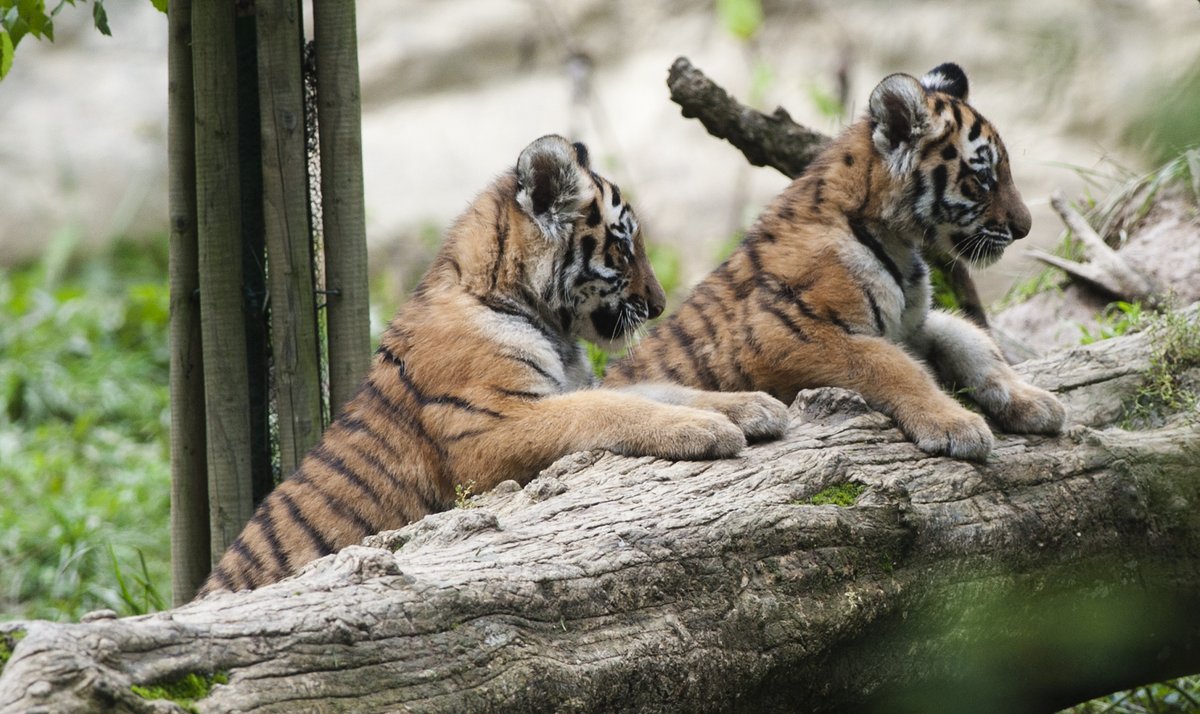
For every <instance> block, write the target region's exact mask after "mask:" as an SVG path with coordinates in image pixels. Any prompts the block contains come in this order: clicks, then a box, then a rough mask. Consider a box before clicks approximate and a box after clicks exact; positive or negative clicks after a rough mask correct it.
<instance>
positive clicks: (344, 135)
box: [313, 0, 371, 410]
mask: <svg viewBox="0 0 1200 714" xmlns="http://www.w3.org/2000/svg"><path fill="white" fill-rule="evenodd" d="M356 33H357V29H356V21H355V11H354V0H323V1H322V2H314V3H313V34H314V39H313V41H314V43H315V44H316V57H317V59H316V65H317V124H318V130H319V134H320V154H321V211H322V215H323V233H324V237H325V285H326V289H327V291H328V294H327V295H326V301H325V304H326V313H325V314H326V319H327V323H326V324H327V329H328V345H329V403H330V404H331V405H332V406H333V409H334V410H336V409H338V408H340V407H341V405H343V404H345V403H346V402H349V401H350V398H351V397H353V396H354V392H355V391H356V390H357V389H358V385H359V382H360V381H361V380H362V378H363V376H364V375H365V374H366V373H367V367H368V366H369V365H370V361H371V335H370V296H369V295H368V292H367V229H366V208H365V206H364V203H363V171H362V99H361V96H360V90H359V81H358V37H357V34H356Z"/></svg>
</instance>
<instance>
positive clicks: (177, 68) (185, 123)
mask: <svg viewBox="0 0 1200 714" xmlns="http://www.w3.org/2000/svg"><path fill="white" fill-rule="evenodd" d="M191 15H192V2H191V0H173V1H172V2H171V6H170V8H169V10H168V13H167V23H168V25H169V39H168V50H167V67H168V80H167V81H168V91H167V104H168V107H167V114H168V120H167V124H168V133H167V144H168V146H167V154H168V157H169V158H168V164H169V169H168V170H169V194H170V208H169V212H170V244H169V247H168V250H169V253H170V267H169V274H170V275H169V279H168V280H169V285H170V288H169V292H170V299H171V322H170V342H171V344H170V348H171V385H170V389H171V592H172V599H173V601H174V603H175V604H176V605H181V604H183V603H185V602H187V601H188V600H190V599H191V598H192V595H193V594H195V592H196V588H198V587H199V586H200V583H201V582H202V581H203V580H204V576H205V575H206V574H207V573H208V568H209V562H210V555H209V543H208V476H207V461H206V458H205V436H204V415H205V411H204V362H203V359H202V355H201V343H200V309H199V300H198V299H197V291H198V290H199V287H200V285H199V279H200V278H199V267H198V263H199V254H198V250H199V248H198V245H197V242H196V162H195V147H196V144H195V115H194V111H193V105H192V102H193V92H192V17H191Z"/></svg>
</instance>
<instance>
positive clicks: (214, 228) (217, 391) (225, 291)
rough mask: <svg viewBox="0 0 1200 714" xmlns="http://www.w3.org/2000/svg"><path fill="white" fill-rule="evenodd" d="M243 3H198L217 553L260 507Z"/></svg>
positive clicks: (199, 159) (195, 41)
mask: <svg viewBox="0 0 1200 714" xmlns="http://www.w3.org/2000/svg"><path fill="white" fill-rule="evenodd" d="M235 56H236V48H235V42H234V7H233V4H231V3H223V2H198V3H195V4H194V5H193V6H192V63H193V77H194V82H195V95H194V96H195V115H196V137H195V140H196V197H197V199H196V200H197V229H198V234H199V246H200V247H199V256H200V263H199V264H200V312H201V323H202V324H201V337H202V340H203V353H204V396H205V410H206V418H207V424H208V426H207V452H206V453H207V458H208V508H209V524H210V549H211V552H212V553H213V554H215V555H217V556H220V554H221V553H223V552H225V549H226V548H228V547H229V545H230V543H232V542H233V540H234V538H236V537H237V535H238V533H239V532H240V531H241V530H242V526H243V525H245V523H246V521H248V520H250V516H251V514H252V513H253V511H254V504H253V501H252V497H251V481H252V476H251V425H250V404H249V397H248V395H249V375H248V374H247V361H246V328H245V324H246V321H245V314H244V312H243V309H244V305H245V299H244V298H245V294H244V285H243V281H242V258H243V256H242V233H241V231H242V221H241V194H240V182H239V176H238V166H239V159H238V156H239V155H238V116H237V109H238V106H237V72H236V70H237V67H236V63H235V62H234V57H235Z"/></svg>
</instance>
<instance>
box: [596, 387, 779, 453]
mask: <svg viewBox="0 0 1200 714" xmlns="http://www.w3.org/2000/svg"><path fill="white" fill-rule="evenodd" d="M619 390H620V391H622V392H629V393H633V394H640V395H642V396H644V397H647V398H648V399H652V400H654V401H656V402H662V403H663V404H678V405H680V406H685V407H695V408H697V409H707V410H709V411H714V412H718V413H720V414H724V415H725V417H726V418H727V419H729V421H731V422H733V423H734V424H736V425H737V426H738V427H739V428H740V429H741V430H742V433H743V434H745V435H746V441H749V442H755V441H766V440H768V439H778V438H780V437H782V436H783V434H784V432H785V431H787V425H788V411H787V406H786V405H785V404H784V403H783V402H781V401H779V400H778V399H776V398H775V397H772V396H771V395H770V394H767V393H766V392H710V391H705V390H701V389H692V388H691V387H685V386H683V385H679V384H669V383H666V382H653V383H650V382H644V383H639V384H631V385H629V386H626V387H619Z"/></svg>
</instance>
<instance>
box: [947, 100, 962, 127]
mask: <svg viewBox="0 0 1200 714" xmlns="http://www.w3.org/2000/svg"><path fill="white" fill-rule="evenodd" d="M950 113H951V114H953V115H954V128H955V129H958V128H959V127H960V126H962V123H963V120H962V110H960V109H959V107H958V102H957V101H956V100H953V99H952V100H950Z"/></svg>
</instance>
